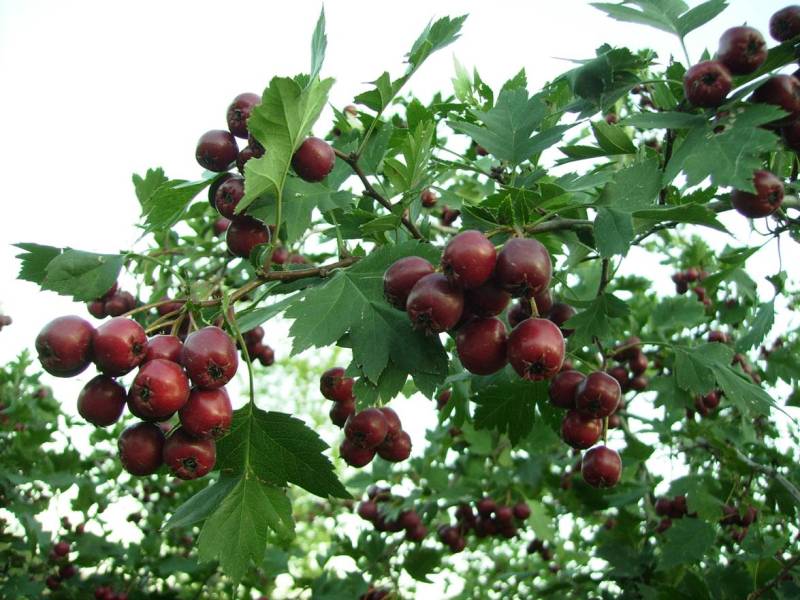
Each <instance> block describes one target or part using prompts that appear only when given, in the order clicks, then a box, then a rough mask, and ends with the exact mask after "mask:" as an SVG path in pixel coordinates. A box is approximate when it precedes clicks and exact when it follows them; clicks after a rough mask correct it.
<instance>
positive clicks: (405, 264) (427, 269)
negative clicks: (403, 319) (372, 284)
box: [383, 256, 434, 310]
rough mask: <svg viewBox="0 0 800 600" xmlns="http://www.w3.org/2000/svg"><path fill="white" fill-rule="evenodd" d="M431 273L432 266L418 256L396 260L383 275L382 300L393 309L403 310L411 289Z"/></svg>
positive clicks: (432, 270)
mask: <svg viewBox="0 0 800 600" xmlns="http://www.w3.org/2000/svg"><path fill="white" fill-rule="evenodd" d="M433 272H434V268H433V265H432V264H431V263H429V262H428V261H427V260H425V259H424V258H421V257H419V256H406V257H405V258H401V259H399V260H396V261H395V262H394V263H392V265H391V266H390V267H389V268H388V269H386V272H385V273H384V274H383V296H384V298H386V301H387V302H388V303H389V304H391V305H392V306H394V307H395V308H397V309H399V310H405V309H406V299H407V298H408V294H409V293H411V288H413V287H414V285H415V284H416V283H417V282H418V281H419V280H420V279H422V278H423V277H425V276H426V275H430V274H431V273H433Z"/></svg>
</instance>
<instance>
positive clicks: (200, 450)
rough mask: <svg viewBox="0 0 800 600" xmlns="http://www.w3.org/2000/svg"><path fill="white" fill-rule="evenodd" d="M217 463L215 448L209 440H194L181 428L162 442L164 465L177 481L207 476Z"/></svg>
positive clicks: (211, 440)
mask: <svg viewBox="0 0 800 600" xmlns="http://www.w3.org/2000/svg"><path fill="white" fill-rule="evenodd" d="M216 461H217V447H216V444H215V443H214V440H213V439H211V438H195V437H193V436H191V435H189V434H188V433H187V432H186V430H185V429H184V428H183V427H180V428H178V429H176V430H175V431H173V432H172V435H170V436H169V437H168V438H167V440H166V441H165V442H164V463H165V464H166V465H167V467H169V469H170V471H172V474H173V475H175V476H176V477H178V478H179V479H197V478H198V477H203V476H204V475H206V474H208V473H209V472H210V471H211V469H213V468H214V464H215V463H216Z"/></svg>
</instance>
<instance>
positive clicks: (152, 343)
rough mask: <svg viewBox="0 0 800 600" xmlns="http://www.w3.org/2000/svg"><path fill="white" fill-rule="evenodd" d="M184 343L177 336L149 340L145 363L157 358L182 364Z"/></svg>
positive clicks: (154, 337)
mask: <svg viewBox="0 0 800 600" xmlns="http://www.w3.org/2000/svg"><path fill="white" fill-rule="evenodd" d="M181 350H183V342H182V341H181V340H180V338H179V337H178V336H176V335H156V336H153V337H151V338H150V339H149V340H147V351H146V352H145V353H144V361H143V362H148V361H151V360H155V359H157V358H163V359H164V360H171V361H172V362H180V360H181Z"/></svg>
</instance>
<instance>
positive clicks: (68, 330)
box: [36, 315, 95, 377]
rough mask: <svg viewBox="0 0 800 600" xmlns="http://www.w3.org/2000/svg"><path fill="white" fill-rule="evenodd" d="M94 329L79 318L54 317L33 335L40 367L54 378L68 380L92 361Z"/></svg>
mask: <svg viewBox="0 0 800 600" xmlns="http://www.w3.org/2000/svg"><path fill="white" fill-rule="evenodd" d="M94 335H95V329H94V327H92V325H91V323H89V322H88V321H86V320H84V319H81V318H80V317H77V316H74V315H69V316H65V317H58V318H56V319H53V320H52V321H50V322H49V323H48V324H47V325H45V326H44V327H43V328H42V330H41V331H40V332H39V335H37V336H36V352H37V353H38V354H39V362H41V364H42V368H43V369H44V370H45V371H47V372H48V373H50V375H54V376H56V377H72V376H74V375H77V374H78V373H81V372H83V371H84V370H85V369H86V367H88V366H89V363H91V362H92V338H93V337H94Z"/></svg>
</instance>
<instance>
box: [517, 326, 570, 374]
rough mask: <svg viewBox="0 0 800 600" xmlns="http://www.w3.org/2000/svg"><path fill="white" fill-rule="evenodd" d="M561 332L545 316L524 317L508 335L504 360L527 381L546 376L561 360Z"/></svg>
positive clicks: (562, 348) (563, 349) (553, 370)
mask: <svg viewBox="0 0 800 600" xmlns="http://www.w3.org/2000/svg"><path fill="white" fill-rule="evenodd" d="M564 352H565V348H564V336H562V335H561V330H560V329H559V328H558V327H557V326H556V325H555V324H553V323H552V322H551V321H548V320H547V319H534V318H531V319H526V320H525V321H523V322H522V323H520V324H519V325H517V326H516V327H515V328H514V329H513V331H512V332H511V334H510V335H509V336H508V362H510V363H511V366H512V367H514V370H515V371H516V372H517V374H518V375H519V376H520V377H522V378H524V379H528V380H530V381H540V380H542V379H550V378H551V377H553V376H554V375H555V374H556V373H558V371H559V369H561V364H562V363H563V362H564Z"/></svg>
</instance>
